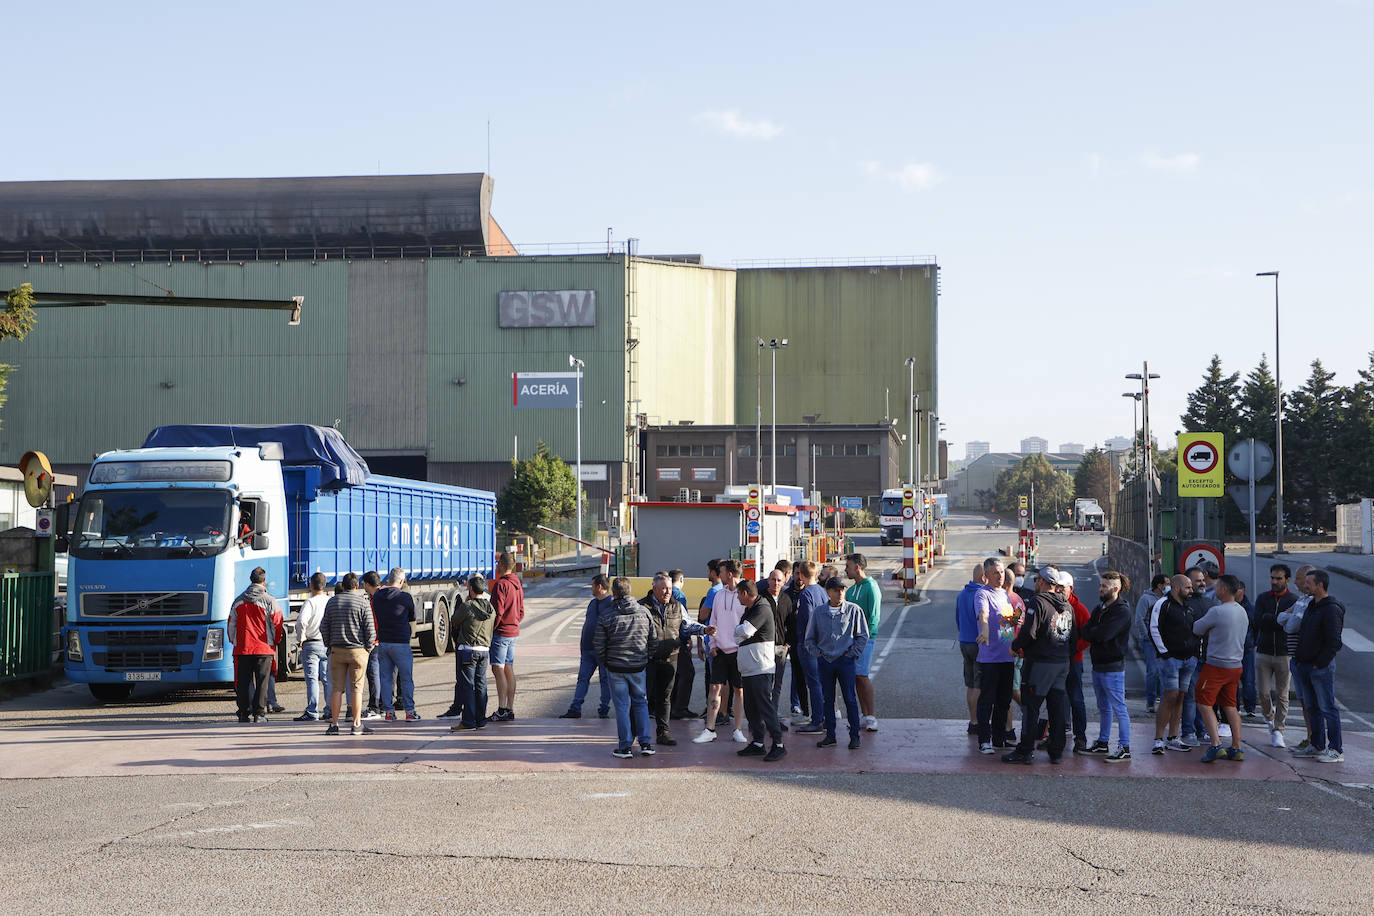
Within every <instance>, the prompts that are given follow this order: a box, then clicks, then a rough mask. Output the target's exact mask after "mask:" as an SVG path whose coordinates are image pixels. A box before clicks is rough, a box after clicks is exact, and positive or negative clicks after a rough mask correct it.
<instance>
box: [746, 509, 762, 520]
mask: <svg viewBox="0 0 1374 916" xmlns="http://www.w3.org/2000/svg"><path fill="white" fill-rule="evenodd" d="M747 515H748V516H749V521H751V522H756V521H758V520H759V507H758V506H750V507H749V511H748V513H747Z"/></svg>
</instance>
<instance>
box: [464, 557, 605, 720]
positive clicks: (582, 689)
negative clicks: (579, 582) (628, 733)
mask: <svg viewBox="0 0 1374 916" xmlns="http://www.w3.org/2000/svg"><path fill="white" fill-rule="evenodd" d="M610 606H611V580H610V579H607V578H606V577H605V576H604V575H602V574H601V573H597V574H596V575H595V576H593V577H592V600H591V601H588V602H587V616H586V617H584V618H583V619H582V636H581V640H580V642H579V644H578V645H579V650H580V651H581V653H582V661H581V663H580V664H579V665H578V667H577V686H576V687H574V688H573V698H572V703H570V704H569V705H568V711H567V712H565V713H563V715H561V716H559V717H558V718H560V719H580V718H582V704H583V703H585V702H586V701H587V692H588V691H589V690H591V687H592V675H593V674H595V675H596V680H597V683H598V684H599V685H600V686H601V702H600V703H598V704H597V707H596V714H597V715H598V716H600V717H601V718H603V719H605V718H607V717H608V716H610V714H611V685H610V683H609V681H608V679H607V677H606V669H605V668H603V667H601V666H600V665H598V664H597V663H596V653H595V652H593V651H592V634H593V633H595V632H596V621H597V618H599V617H600V616H601V612H602V611H604V610H605V609H606V608H608V607H610ZM440 718H443V717H442V716H441V717H440Z"/></svg>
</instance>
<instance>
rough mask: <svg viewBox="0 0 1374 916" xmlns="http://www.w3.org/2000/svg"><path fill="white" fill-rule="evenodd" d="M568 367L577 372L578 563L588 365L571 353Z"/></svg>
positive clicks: (578, 557)
mask: <svg viewBox="0 0 1374 916" xmlns="http://www.w3.org/2000/svg"><path fill="white" fill-rule="evenodd" d="M568 365H569V366H570V367H572V368H574V369H576V370H577V480H576V481H575V482H574V486H573V494H574V495H575V496H576V498H577V539H576V540H575V541H574V542H573V543H575V544H576V545H577V561H578V562H579V563H581V562H582V370H583V369H585V368H586V367H587V364H586V363H584V362H582V360H580V359H578V358H577V357H576V356H573V355H572V354H571V353H569V354H568Z"/></svg>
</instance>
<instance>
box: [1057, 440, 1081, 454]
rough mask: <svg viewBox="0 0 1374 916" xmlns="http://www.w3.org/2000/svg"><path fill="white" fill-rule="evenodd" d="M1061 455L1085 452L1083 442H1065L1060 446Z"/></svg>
mask: <svg viewBox="0 0 1374 916" xmlns="http://www.w3.org/2000/svg"><path fill="white" fill-rule="evenodd" d="M1059 454H1061V455H1081V454H1083V443H1082V442H1063V443H1061V444H1060V446H1059Z"/></svg>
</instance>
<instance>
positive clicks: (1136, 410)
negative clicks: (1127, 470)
mask: <svg viewBox="0 0 1374 916" xmlns="http://www.w3.org/2000/svg"><path fill="white" fill-rule="evenodd" d="M1121 396H1122V397H1123V398H1132V399H1133V400H1132V401H1131V457H1132V458H1135V460H1136V464H1137V465H1138V464H1139V463H1140V449H1139V448H1137V447H1136V444H1135V439H1136V434H1137V433H1138V432H1140V392H1139V391H1123V392H1122V393H1121ZM1137 470H1139V468H1137Z"/></svg>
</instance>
